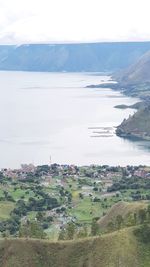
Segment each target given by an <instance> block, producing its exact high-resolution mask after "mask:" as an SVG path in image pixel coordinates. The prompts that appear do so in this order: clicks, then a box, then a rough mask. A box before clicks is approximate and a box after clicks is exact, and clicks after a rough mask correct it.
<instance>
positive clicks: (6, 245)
mask: <svg viewBox="0 0 150 267" xmlns="http://www.w3.org/2000/svg"><path fill="white" fill-rule="evenodd" d="M148 251H150V245H149V243H148V244H141V243H140V242H139V241H137V239H136V237H135V236H134V234H133V233H132V230H131V229H128V230H127V229H124V230H121V231H118V232H114V233H111V234H107V235H104V236H102V237H96V238H89V239H85V240H79V241H68V242H67V241H66V242H56V243H50V242H48V241H40V240H31V239H29V240H24V239H14V240H11V239H8V240H1V241H0V266H1V267H12V266H15V267H20V266H22V267H29V266H30V267H31V266H32V267H58V266H59V267H64V266H65V267H137V266H139V267H149V266H150V264H149V263H150V253H148Z"/></svg>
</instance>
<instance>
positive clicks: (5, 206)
mask: <svg viewBox="0 0 150 267" xmlns="http://www.w3.org/2000/svg"><path fill="white" fill-rule="evenodd" d="M14 207H15V204H14V203H13V202H8V201H1V202H0V220H6V219H8V218H9V217H10V212H11V211H12V210H13V209H14Z"/></svg>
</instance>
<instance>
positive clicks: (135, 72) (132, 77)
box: [117, 51, 150, 85]
mask: <svg viewBox="0 0 150 267" xmlns="http://www.w3.org/2000/svg"><path fill="white" fill-rule="evenodd" d="M117 80H118V81H119V82H120V83H121V84H122V85H132V84H138V85H139V84H143V83H150V51H148V52H147V53H145V54H144V55H143V56H142V57H141V58H140V59H139V60H138V61H137V62H136V63H135V64H133V65H131V66H130V67H129V68H127V69H126V70H124V71H122V72H120V73H119V74H118V75H117Z"/></svg>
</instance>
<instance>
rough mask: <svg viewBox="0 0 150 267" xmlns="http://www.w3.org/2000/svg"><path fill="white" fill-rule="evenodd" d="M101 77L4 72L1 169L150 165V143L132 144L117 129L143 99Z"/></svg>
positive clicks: (1, 80) (0, 75)
mask: <svg viewBox="0 0 150 267" xmlns="http://www.w3.org/2000/svg"><path fill="white" fill-rule="evenodd" d="M108 80H109V77H107V76H104V75H100V74H96V73H34V72H5V71H4V72H0V85H1V86H0V93H1V97H0V124H1V127H0V151H1V153H0V168H4V167H13V168H15V167H19V166H20V164H21V163H34V164H47V163H49V160H50V157H51V160H52V163H54V162H56V163H61V164H78V165H88V164H108V165H123V166H124V165H127V164H132V165H138V164H147V165H150V142H145V141H128V140H125V139H123V138H120V137H117V136H116V135H115V133H114V132H115V127H116V126H117V125H119V124H120V123H121V122H122V120H123V119H124V118H127V117H128V116H129V114H133V112H135V111H134V110H131V109H126V110H119V109H115V108H114V106H115V105H119V104H127V105H130V104H133V103H135V102H137V101H138V100H137V99H134V98H129V97H125V96H123V95H122V94H121V93H119V92H116V91H112V90H111V88H108V89H92V88H85V87H86V86H87V85H90V84H99V83H101V82H104V81H108Z"/></svg>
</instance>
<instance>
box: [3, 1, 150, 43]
mask: <svg viewBox="0 0 150 267" xmlns="http://www.w3.org/2000/svg"><path fill="white" fill-rule="evenodd" d="M119 40H134V41H135V40H150V0H0V43H1V44H2V43H3V44H7V43H9V44H10V43H35V42H38V43H41V42H45V43H48V42H87V41H119Z"/></svg>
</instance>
